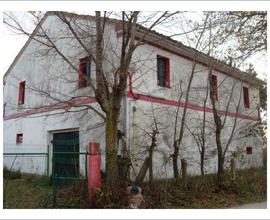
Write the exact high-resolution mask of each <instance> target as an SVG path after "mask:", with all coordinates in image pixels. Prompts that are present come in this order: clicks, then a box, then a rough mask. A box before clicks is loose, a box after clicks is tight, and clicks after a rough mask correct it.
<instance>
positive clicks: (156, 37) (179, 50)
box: [4, 11, 262, 86]
mask: <svg viewBox="0 0 270 220" xmlns="http://www.w3.org/2000/svg"><path fill="white" fill-rule="evenodd" d="M55 13H59V11H58V12H54V11H50V12H46V13H45V15H44V17H43V18H42V19H41V21H40V22H39V24H38V25H37V26H36V28H35V30H34V31H33V33H32V34H31V35H30V36H29V39H28V40H27V42H26V43H25V45H24V46H23V47H22V49H21V50H20V52H19V53H18V55H17V56H16V57H15V59H14V61H13V62H12V64H11V65H10V67H9V68H8V70H7V72H6V73H5V75H4V79H5V78H6V76H7V75H8V73H9V72H10V71H11V69H12V68H13V66H14V65H15V63H16V62H17V60H18V59H19V57H20V56H21V54H22V53H23V51H24V50H25V48H26V47H27V46H28V44H29V43H30V41H31V36H34V35H35V33H36V31H37V30H38V27H39V26H40V25H42V23H43V22H44V20H45V19H46V17H47V16H49V15H54V14H55ZM62 13H64V14H65V15H66V16H72V17H78V18H80V19H95V16H91V15H81V14H75V13H70V12H62ZM108 21H110V22H113V23H118V22H121V21H120V20H117V19H113V18H109V19H108ZM146 31H147V32H148V31H149V30H148V29H147V28H146V27H143V26H141V25H137V33H136V36H137V37H138V38H140V37H142V36H143V35H144V33H146ZM143 42H145V43H147V44H150V45H151V44H152V45H155V46H158V47H159V48H161V49H163V50H167V51H169V52H172V53H174V54H177V55H179V56H182V57H184V58H186V59H190V60H193V59H194V55H195V54H196V62H197V63H199V64H202V65H204V66H209V64H210V63H211V65H212V66H213V69H214V70H216V71H218V72H221V73H224V74H226V75H229V76H231V77H234V78H236V79H239V80H241V81H244V82H248V83H249V84H251V85H253V86H258V85H259V84H260V83H261V82H262V80H260V79H258V78H255V77H254V76H251V75H250V74H248V73H246V72H244V71H241V70H239V69H237V68H235V67H232V66H230V65H228V64H226V63H225V62H224V61H220V60H217V59H216V58H214V57H211V56H209V55H207V54H205V53H203V52H200V51H198V50H196V49H194V48H192V47H188V46H186V45H184V44H183V43H181V42H179V41H177V40H174V39H172V38H171V37H168V36H166V35H163V34H161V33H159V32H156V31H154V30H151V31H150V32H149V33H148V34H147V36H146V37H145V39H144V40H143Z"/></svg>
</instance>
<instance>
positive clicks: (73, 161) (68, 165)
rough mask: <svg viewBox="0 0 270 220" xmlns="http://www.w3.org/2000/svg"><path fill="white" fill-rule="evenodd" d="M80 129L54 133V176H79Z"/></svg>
mask: <svg viewBox="0 0 270 220" xmlns="http://www.w3.org/2000/svg"><path fill="white" fill-rule="evenodd" d="M79 156H80V155H79V131H72V132H61V133H54V134H53V158H52V173H53V176H54V177H68V178H76V177H79Z"/></svg>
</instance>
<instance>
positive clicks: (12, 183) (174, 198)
mask: <svg viewBox="0 0 270 220" xmlns="http://www.w3.org/2000/svg"><path fill="white" fill-rule="evenodd" d="M4 176H5V178H4V208H87V188H86V183H85V182H83V181H78V182H75V183H73V184H65V185H61V187H58V194H57V205H56V207H54V206H53V202H52V201H53V200H52V195H53V187H52V185H51V184H50V179H48V178H46V177H37V176H29V175H24V174H20V173H16V174H14V173H6V172H4ZM142 189H143V195H144V203H143V208H180V209H181V208H185V209H196V208H226V207H233V206H239V205H242V204H247V203H253V202H260V201H265V200H266V194H267V193H266V190H267V187H266V170H265V169H249V170H244V171H238V172H237V175H236V181H232V180H231V178H230V175H228V174H227V175H226V179H225V183H224V187H223V188H222V189H218V188H216V186H215V175H206V176H205V177H204V178H201V177H200V176H196V177H189V178H188V180H187V185H186V186H184V185H183V184H182V182H181V180H179V181H175V180H167V181H165V180H160V181H155V182H154V183H153V184H152V185H151V186H150V185H149V183H144V184H143V185H142ZM127 205H128V201H127V195H126V194H125V187H122V189H121V193H119V194H118V197H117V200H116V202H113V201H112V200H111V199H110V193H106V192H104V191H102V190H101V191H100V192H99V197H98V198H97V204H96V208H126V207H127Z"/></svg>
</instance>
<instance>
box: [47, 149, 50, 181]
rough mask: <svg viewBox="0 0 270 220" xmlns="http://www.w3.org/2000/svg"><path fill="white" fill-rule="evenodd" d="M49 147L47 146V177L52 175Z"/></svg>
mask: <svg viewBox="0 0 270 220" xmlns="http://www.w3.org/2000/svg"><path fill="white" fill-rule="evenodd" d="M49 150H50V149H49V145H47V176H49V175H50V172H49V167H50V157H49Z"/></svg>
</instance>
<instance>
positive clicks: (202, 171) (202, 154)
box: [201, 147, 205, 176]
mask: <svg viewBox="0 0 270 220" xmlns="http://www.w3.org/2000/svg"><path fill="white" fill-rule="evenodd" d="M204 154H205V147H202V152H201V176H204Z"/></svg>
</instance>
